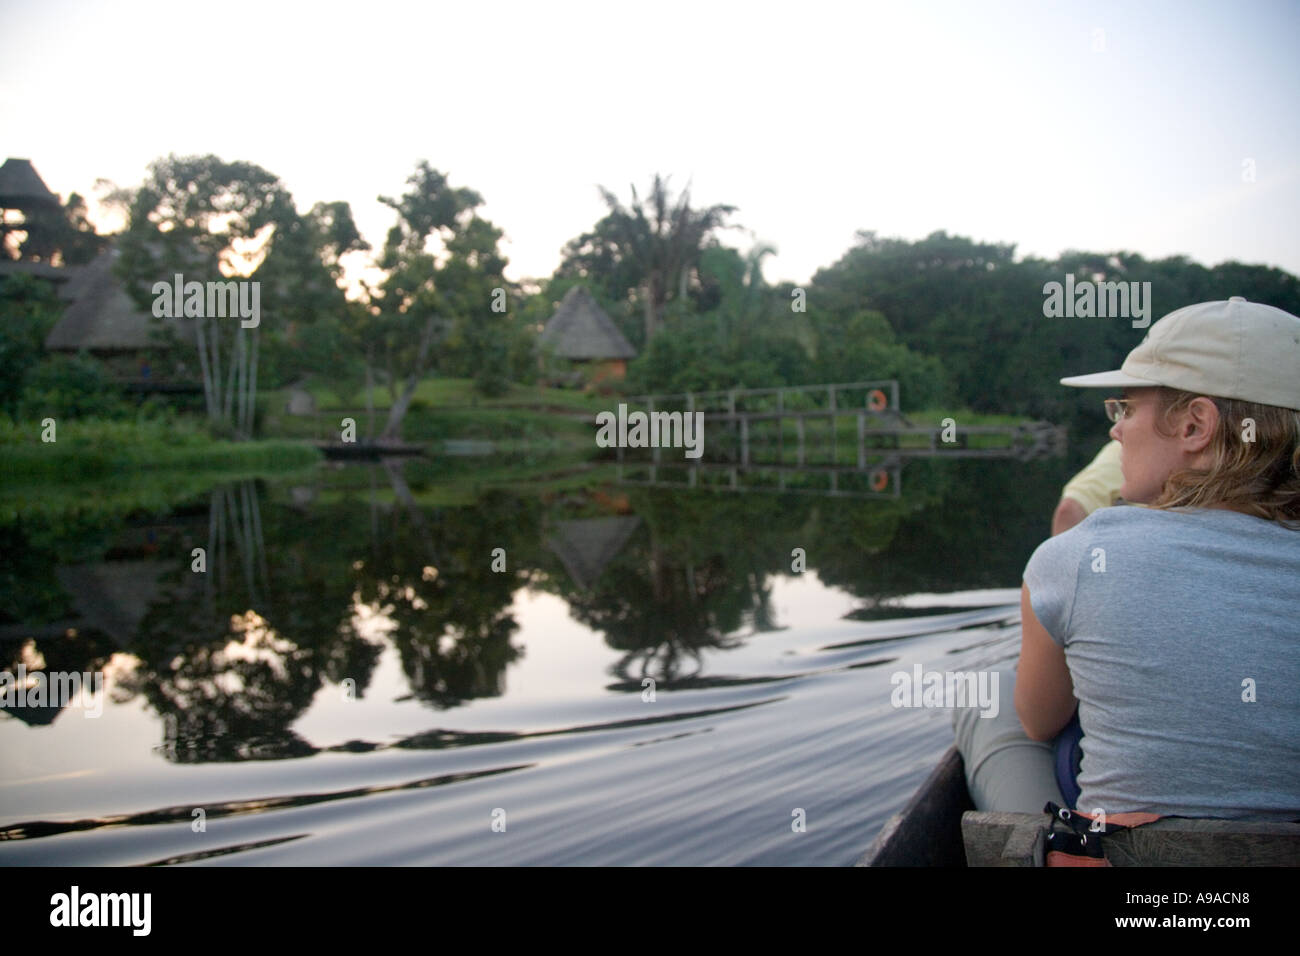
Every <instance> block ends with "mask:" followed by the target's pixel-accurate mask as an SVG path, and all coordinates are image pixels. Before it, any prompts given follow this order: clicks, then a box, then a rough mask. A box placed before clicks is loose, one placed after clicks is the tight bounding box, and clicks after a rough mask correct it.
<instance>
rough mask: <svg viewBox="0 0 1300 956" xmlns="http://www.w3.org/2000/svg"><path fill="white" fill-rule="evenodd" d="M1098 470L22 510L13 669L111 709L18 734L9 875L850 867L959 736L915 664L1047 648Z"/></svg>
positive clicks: (6, 535) (7, 772)
mask: <svg viewBox="0 0 1300 956" xmlns="http://www.w3.org/2000/svg"><path fill="white" fill-rule="evenodd" d="M1078 463H1079V456H1072V457H1071V458H1070V459H1066V458H1055V459H1046V460H1039V461H1027V462H1026V461H1014V460H964V461H954V460H947V461H945V460H919V461H910V462H908V463H907V464H906V465H903V466H902V467H901V469H899V470H897V471H894V472H892V473H891V474H890V476H889V478H888V482H887V483H886V487H885V488H884V489H883V491H882V492H881V493H878V494H874V495H863V496H846V495H830V494H828V493H826V490H825V489H820V490H819V489H818V488H817V487H813V486H811V485H806V484H805V485H799V487H796V488H793V489H790V490H787V491H786V492H784V493H783V492H780V491H778V490H771V489H768V488H756V487H746V483H745V481H743V480H742V481H741V482H740V483H739V487H737V488H736V489H731V488H730V487H729V486H728V484H727V482H726V481H719V482H713V483H712V484H711V486H709V487H704V486H697V487H695V488H686V487H646V486H644V485H639V484H634V483H629V482H627V480H626V479H627V478H628V472H624V474H623V479H624V480H620V478H619V475H618V473H617V471H616V470H615V469H613V468H612V467H611V466H607V465H606V466H599V467H596V466H591V465H583V466H575V465H572V464H569V465H559V464H557V465H556V466H555V467H554V469H552V470H550V471H547V469H546V468H545V467H542V468H540V469H534V471H535V472H536V474H534V475H533V476H532V477H531V478H525V479H521V478H519V477H517V474H516V473H517V472H519V471H520V470H521V469H522V468H525V467H526V466H527V465H528V463H527V462H524V461H521V460H512V461H506V462H500V461H495V460H478V461H473V462H466V461H458V462H444V463H441V464H435V463H428V462H412V463H408V464H406V465H398V464H390V465H389V466H387V467H385V466H378V465H369V466H367V465H349V466H347V467H338V466H323V467H322V468H320V469H319V471H317V472H315V473H313V474H310V475H306V476H303V475H296V476H293V477H292V478H291V479H288V480H286V479H277V480H264V479H258V480H246V481H238V482H229V483H226V484H223V485H218V486H216V487H213V488H208V489H206V490H201V491H187V492H186V494H185V498H184V503H183V504H174V505H169V506H168V507H166V508H154V509H150V508H141V507H140V506H139V505H138V503H137V504H132V503H131V497H130V494H128V493H126V492H125V491H123V490H122V489H121V488H119V489H116V490H114V489H97V490H94V491H87V492H86V500H85V503H84V506H78V505H76V504H75V502H74V503H72V504H68V503H64V504H60V505H58V506H57V507H54V506H51V507H48V508H44V509H41V508H37V507H36V506H35V505H34V504H32V503H30V502H29V503H28V504H26V505H23V506H20V507H16V508H11V513H10V517H9V519H7V520H4V519H0V521H3V523H0V554H2V555H3V557H2V558H0V561H3V564H0V570H2V571H3V577H0V587H2V588H3V592H0V593H2V596H3V604H0V607H2V608H3V613H4V618H3V626H2V627H0V656H3V658H4V660H3V661H2V662H0V666H2V667H4V668H6V669H7V670H8V671H10V672H11V673H14V674H16V673H17V672H18V668H19V667H20V666H22V667H24V668H26V669H27V670H28V671H35V670H38V669H41V668H44V669H45V670H46V671H47V672H55V671H59V672H73V671H75V672H85V673H90V674H96V673H102V674H103V678H104V690H103V694H102V696H100V697H97V698H93V699H91V700H90V701H89V706H88V707H87V706H86V703H87V702H86V701H83V700H80V699H78V700H74V701H73V702H71V703H70V704H69V705H68V706H64V707H61V708H59V707H53V706H46V707H43V708H41V707H33V706H28V707H26V708H17V707H13V706H10V707H7V708H5V709H4V710H3V711H0V759H2V760H3V765H4V774H3V779H2V780H0V864H8V865H16V864H91V865H99V864H113V865H119V864H142V863H159V862H173V863H183V862H199V861H202V862H209V863H216V864H221V863H227V864H243V865H252V864H307V865H317V864H328V865H341V864H347V865H366V864H385V865H386V864H493V865H495V864H634V865H635V864H687V865H697V864H783V865H784V864H795V865H845V864H851V863H852V862H854V861H855V860H856V859H857V858H858V857H859V856H860V855H861V854H862V852H863V851H864V850H865V849H866V847H867V846H868V845H869V844H870V842H871V840H872V838H873V837H874V836H875V834H876V832H877V831H878V830H879V829H880V827H881V826H882V825H883V824H884V823H885V821H886V820H887V819H888V817H889V816H890V814H892V813H893V812H895V811H896V810H897V809H898V808H899V807H900V806H901V805H902V804H903V803H904V802H905V801H906V800H907V798H908V796H909V795H910V794H911V792H912V791H913V790H914V789H915V788H916V786H917V785H918V784H919V783H920V781H921V780H922V779H923V778H924V777H925V775H926V774H927V773H928V772H929V770H930V769H931V768H932V767H933V765H934V764H935V762H936V760H937V758H938V757H939V755H940V754H941V753H942V752H943V750H944V749H945V748H946V747H947V746H948V745H949V744H950V743H951V729H950V720H951V713H950V712H949V711H947V710H943V709H924V708H897V707H894V706H892V705H891V692H892V690H893V687H892V685H891V681H890V678H891V675H892V674H894V673H895V672H897V671H907V672H909V673H910V672H912V669H913V667H914V665H916V664H919V665H921V666H922V668H923V669H924V670H927V671H928V670H941V671H942V670H947V671H953V670H971V669H975V668H980V667H985V666H987V665H990V664H997V663H1005V662H1007V661H1009V660H1011V659H1013V658H1014V656H1015V654H1016V653H1017V650H1018V639H1019V626H1018V619H1019V610H1018V606H1017V601H1018V591H1017V589H1018V587H1019V581H1020V572H1021V570H1022V569H1023V567H1024V564H1025V561H1026V560H1027V559H1028V557H1029V554H1030V553H1031V552H1032V550H1033V548H1034V547H1035V546H1036V545H1037V543H1038V542H1039V541H1040V540H1042V538H1043V537H1044V536H1045V535H1046V533H1047V526H1048V522H1049V519H1050V515H1051V510H1052V507H1053V506H1054V504H1055V502H1056V498H1057V495H1058V493H1059V489H1060V487H1061V485H1062V484H1063V483H1064V481H1065V480H1066V479H1067V478H1068V477H1069V475H1070V474H1071V473H1072V472H1073V470H1074V468H1075V467H1076V466H1077V465H1078ZM593 467H596V470H591V469H592V468H593ZM130 481H131V479H130V478H129V476H128V477H126V478H124V479H123V482H124V487H129V485H130ZM876 484H877V482H876V481H875V479H872V480H871V481H869V482H868V483H867V484H866V485H865V486H864V487H867V488H868V490H870V489H871V488H874V487H875V486H876ZM841 490H842V489H841ZM74 498H75V496H74ZM35 500H36V499H31V501H33V502H34V501H35ZM114 502H118V503H116V504H115V503H114ZM123 502H124V503H123ZM14 512H16V516H15V515H14ZM196 548H202V549H204V551H203V556H202V557H203V560H204V562H205V564H204V569H203V570H202V572H199V571H196V570H195V562H196V561H197V557H196V555H195V549H196ZM1001 705H1002V706H1010V701H1003V702H1001ZM96 710H99V711H101V713H100V715H99V716H97V717H91V716H87V715H88V714H89V713H93V712H95V711H96Z"/></svg>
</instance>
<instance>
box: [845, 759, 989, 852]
mask: <svg viewBox="0 0 1300 956" xmlns="http://www.w3.org/2000/svg"><path fill="white" fill-rule="evenodd" d="M973 809H975V805H974V804H973V803H971V798H970V794H969V793H968V792H967V791H966V771H965V768H964V766H963V765H962V759H961V754H959V753H958V752H957V748H956V747H949V748H948V750H947V751H946V752H945V753H944V755H943V757H941V758H940V760H939V765H938V766H937V767H935V768H934V770H933V771H931V773H930V775H929V776H928V777H926V778H925V781H924V782H923V783H922V784H921V786H920V787H919V788H918V789H917V791H916V793H914V794H912V798H911V799H910V800H908V801H907V804H906V805H905V806H904V807H903V809H902V810H900V811H898V813H896V814H894V815H893V817H891V818H890V820H889V822H888V823H886V824H885V828H884V829H883V830H881V831H880V833H879V835H878V836H877V837H876V839H875V840H873V841H872V843H871V846H870V847H869V848H868V849H867V852H866V853H864V854H863V856H862V858H861V859H860V860H859V861H858V863H857V865H858V866H965V865H966V852H965V850H964V849H963V846H962V837H961V815H962V814H963V813H964V812H966V811H967V810H973Z"/></svg>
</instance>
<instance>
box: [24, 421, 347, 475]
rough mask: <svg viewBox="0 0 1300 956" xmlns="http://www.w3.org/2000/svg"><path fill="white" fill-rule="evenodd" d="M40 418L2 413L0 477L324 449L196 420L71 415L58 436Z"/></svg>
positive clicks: (308, 458) (278, 463) (162, 467)
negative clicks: (231, 432)
mask: <svg viewBox="0 0 1300 956" xmlns="http://www.w3.org/2000/svg"><path fill="white" fill-rule="evenodd" d="M42 432H43V429H42V427H41V425H40V423H39V422H12V421H9V420H7V419H0V461H3V467H0V483H3V484H6V485H29V484H32V483H33V482H36V481H77V480H81V479H86V478H100V477H105V476H112V475H117V474H134V473H138V472H143V471H188V472H241V473H245V474H247V473H251V472H262V471H286V470H292V469H296V468H303V467H306V466H309V465H313V464H315V463H316V462H318V461H319V460H320V457H321V456H320V452H318V451H317V450H316V449H315V448H312V447H311V446H310V445H307V444H304V443H303V442H299V441H286V440H271V441H255V442H232V441H219V440H215V439H213V438H211V437H210V436H209V435H208V434H207V433H206V432H205V431H204V430H203V429H202V428H201V427H200V426H198V425H197V424H193V423H190V422H183V421H182V422H173V423H165V422H160V421H143V422H131V421H97V420H68V421H63V422H58V423H56V425H55V432H54V439H55V440H54V441H51V442H45V441H42V440H41V436H42Z"/></svg>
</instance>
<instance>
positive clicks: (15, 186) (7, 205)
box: [0, 158, 59, 209]
mask: <svg viewBox="0 0 1300 956" xmlns="http://www.w3.org/2000/svg"><path fill="white" fill-rule="evenodd" d="M42 204H46V205H48V204H53V205H55V206H57V205H58V204H59V197H58V196H56V195H54V193H52V192H50V189H49V187H48V186H46V185H45V181H44V180H43V179H41V176H40V173H38V172H36V168H35V167H34V166H32V161H31V160H30V159H12V158H11V159H6V160H5V161H4V165H3V166H0V209H28V208H30V207H32V206H39V205H42Z"/></svg>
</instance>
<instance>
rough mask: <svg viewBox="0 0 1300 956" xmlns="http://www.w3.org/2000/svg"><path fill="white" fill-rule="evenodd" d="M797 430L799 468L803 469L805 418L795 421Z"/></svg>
mask: <svg viewBox="0 0 1300 956" xmlns="http://www.w3.org/2000/svg"><path fill="white" fill-rule="evenodd" d="M794 424H795V430H796V431H797V432H798V433H799V466H800V467H803V416H802V415H800V416H799V417H798V418H796V419H795V420H794Z"/></svg>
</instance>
